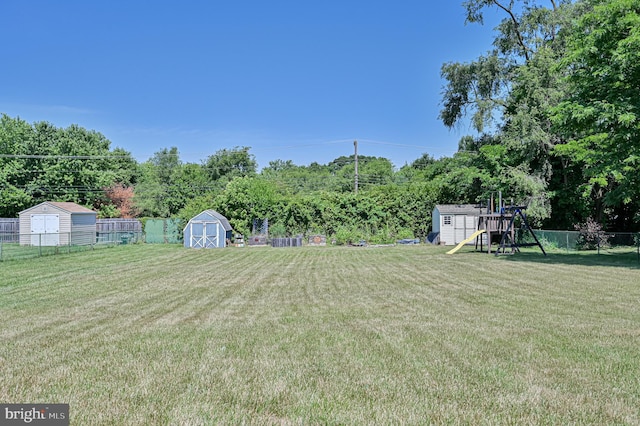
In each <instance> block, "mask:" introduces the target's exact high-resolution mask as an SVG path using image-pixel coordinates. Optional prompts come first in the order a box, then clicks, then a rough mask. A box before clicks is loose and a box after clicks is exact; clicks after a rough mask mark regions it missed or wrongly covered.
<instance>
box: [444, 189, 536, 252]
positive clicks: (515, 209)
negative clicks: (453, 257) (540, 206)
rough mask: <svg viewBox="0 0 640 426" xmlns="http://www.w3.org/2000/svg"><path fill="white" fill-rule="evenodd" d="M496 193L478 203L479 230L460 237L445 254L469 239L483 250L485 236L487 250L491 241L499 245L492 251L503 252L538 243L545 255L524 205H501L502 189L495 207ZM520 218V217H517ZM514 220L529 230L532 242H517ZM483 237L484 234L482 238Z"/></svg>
mask: <svg viewBox="0 0 640 426" xmlns="http://www.w3.org/2000/svg"><path fill="white" fill-rule="evenodd" d="M494 195H495V194H493V193H492V194H491V198H490V199H489V200H487V207H486V209H485V208H483V207H482V206H480V209H481V213H480V216H479V218H478V230H477V231H476V232H474V233H473V234H472V235H471V236H470V237H469V238H467V239H466V240H464V241H461V242H460V243H459V244H458V245H457V246H455V247H454V248H453V249H451V250H449V251H448V252H447V254H453V253H455V252H457V251H458V250H460V249H461V248H462V247H463V246H464V245H465V244H469V243H471V242H472V241H473V240H475V246H476V250H477V249H478V245H479V246H480V251H484V240H485V239H486V244H487V253H488V254H491V245H492V243H494V242H495V243H498V247H497V249H496V250H495V252H494V253H495V255H496V256H499V255H503V254H515V253H519V252H520V247H533V246H538V247H539V248H540V250H541V251H542V253H543V254H544V255H545V256H546V255H547V253H546V252H545V251H544V247H542V244H540V241H539V240H538V237H536V234H535V233H534V232H533V229H531V226H529V222H528V221H527V216H526V214H525V210H526V209H527V206H525V205H508V206H507V205H504V204H503V200H502V192H500V193H499V199H498V208H497V209H495V208H494V206H495V201H496V200H495V196H494ZM518 219H519V221H518ZM516 221H518V222H519V226H520V229H521V230H522V231H524V232H529V233H530V234H531V236H532V237H533V240H534V241H535V242H532V243H524V242H518V241H517V239H516V226H517V225H516ZM483 237H486V238H483Z"/></svg>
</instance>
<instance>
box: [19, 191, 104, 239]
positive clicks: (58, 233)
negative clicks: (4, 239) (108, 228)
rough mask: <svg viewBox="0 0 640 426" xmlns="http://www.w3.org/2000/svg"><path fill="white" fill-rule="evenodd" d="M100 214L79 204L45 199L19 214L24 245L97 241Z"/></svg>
mask: <svg viewBox="0 0 640 426" xmlns="http://www.w3.org/2000/svg"><path fill="white" fill-rule="evenodd" d="M97 216H98V214H97V213H96V212H94V211H93V210H90V209H88V208H86V207H83V206H81V205H78V204H76V203H70V202H54V201H45V202H44V203H40V204H38V205H36V206H33V207H31V208H28V209H26V210H23V211H21V212H20V213H19V218H20V245H23V246H65V245H89V244H95V242H96V217H97Z"/></svg>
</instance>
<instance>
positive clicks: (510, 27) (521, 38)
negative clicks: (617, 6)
mask: <svg viewBox="0 0 640 426" xmlns="http://www.w3.org/2000/svg"><path fill="white" fill-rule="evenodd" d="M545 3H546V6H545V5H543V4H545ZM580 3H581V2H576V3H573V2H571V1H569V0H566V1H564V0H560V1H554V0H550V1H549V2H542V1H533V0H530V1H529V0H522V1H516V0H509V1H502V0H469V1H466V2H465V3H464V7H465V10H466V12H467V22H470V23H482V22H483V18H484V16H483V15H484V12H485V11H486V10H487V9H489V8H493V9H497V10H500V11H502V12H503V13H504V16H505V18H504V19H503V20H502V22H501V23H500V24H499V25H498V27H497V28H496V37H495V39H494V43H493V49H492V50H491V51H489V52H488V53H487V54H485V55H483V56H480V57H479V58H478V59H477V60H475V61H472V62H470V63H465V64H460V63H448V64H445V65H443V67H442V76H443V77H444V78H445V79H446V80H447V84H446V86H445V90H444V92H443V109H442V111H441V113H440V118H441V119H442V121H443V123H444V124H445V125H447V126H449V127H453V126H456V125H459V124H460V123H461V122H462V121H463V120H464V119H465V118H470V120H471V123H472V125H473V127H474V129H475V130H476V131H477V132H478V133H479V134H480V135H481V136H479V137H476V138H472V139H471V140H470V139H469V138H464V139H463V140H462V141H461V143H460V149H461V150H465V151H475V152H478V153H480V154H481V155H478V156H477V160H478V163H473V162H472V164H473V166H474V167H476V168H477V169H478V170H484V171H485V172H486V176H487V177H488V178H489V180H490V181H491V182H490V183H487V182H484V183H483V186H484V187H485V190H486V189H489V188H490V187H493V188H499V187H503V186H504V185H505V184H506V185H507V186H509V188H508V192H513V193H516V194H519V195H518V196H519V197H520V196H522V195H525V194H521V193H522V191H523V190H528V191H532V192H531V193H529V194H527V196H528V197H529V198H532V199H535V200H539V202H542V203H546V205H544V206H538V207H536V211H537V213H536V214H538V215H547V216H549V215H550V206H551V205H552V202H553V200H550V197H549V195H553V194H556V195H561V196H562V197H565V198H566V197H567V196H569V195H571V194H572V193H571V191H570V188H569V187H566V186H562V185H563V184H566V183H568V182H569V180H568V179H552V177H553V176H554V174H561V175H562V174H565V175H567V176H568V174H569V173H571V172H573V171H574V169H573V168H572V167H571V166H572V165H571V164H568V163H566V162H558V161H557V159H556V158H554V156H553V148H554V147H555V146H556V145H559V144H562V143H564V139H563V137H562V135H561V134H559V133H558V132H557V130H556V129H555V128H554V127H553V126H552V122H551V120H550V118H549V115H548V110H549V108H550V107H551V106H553V105H556V104H557V103H558V102H560V101H561V100H562V99H564V97H565V96H566V95H567V93H568V90H569V89H568V87H567V84H566V83H565V82H564V81H563V80H562V78H561V73H558V72H556V71H554V69H553V65H554V64H555V63H557V62H558V61H559V59H560V58H562V57H563V55H564V52H565V44H566V43H565V38H564V36H563V32H562V29H563V28H565V27H567V26H568V25H569V24H570V22H571V21H572V20H573V19H574V18H575V17H576V16H578V15H579V14H580V13H582V8H581V7H580ZM488 145H500V146H502V147H503V148H505V149H506V150H501V149H495V148H489V147H487V146H488ZM483 150H484V151H483ZM496 159H499V161H500V164H496V163H495V162H494V160H496ZM487 162H488V163H487ZM487 166H488V169H485V167H487ZM459 173H461V174H463V175H465V174H466V175H469V174H468V173H464V172H459ZM496 173H497V175H496ZM471 175H473V173H471ZM469 177H470V176H469ZM467 180H468V179H467ZM483 180H486V178H485V179H483ZM550 183H554V184H556V185H561V186H559V187H550ZM556 205H558V204H557V203H556Z"/></svg>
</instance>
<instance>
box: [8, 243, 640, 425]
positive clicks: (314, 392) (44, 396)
mask: <svg viewBox="0 0 640 426" xmlns="http://www.w3.org/2000/svg"><path fill="white" fill-rule="evenodd" d="M445 251H446V249H442V248H438V247H431V246H397V247H381V248H346V247H315V248H312V247H308V248H307V247H305V248H286V249H284V248H283V249H274V248H243V249H239V248H229V249H223V250H220V249H218V250H188V249H184V248H182V247H180V246H175V245H125V246H120V247H113V248H109V249H104V250H96V251H86V252H81V253H72V254H67V255H60V256H50V257H42V258H36V259H29V260H24V261H9V262H3V263H0V318H2V322H1V325H0V340H1V341H2V345H0V371H1V374H0V402H3V403H69V404H70V415H71V424H78V425H84V424H92V425H93V424H126V425H136V424H138V425H149V424H171V425H191V424H192V425H198V424H238V423H247V424H303V423H304V424H423V423H432V424H434V423H435V424H441V423H449V424H460V423H462V424H640V268H639V267H638V263H637V260H636V258H635V257H634V256H633V255H630V258H629V259H628V260H625V259H623V260H620V259H621V258H620V257H615V258H614V257H611V258H609V257H607V256H594V255H582V254H550V255H549V256H547V257H543V256H542V255H541V254H540V253H539V252H534V251H531V252H524V253H521V254H519V255H516V256H503V257H494V256H489V255H487V254H482V253H475V252H472V251H471V250H468V249H466V248H465V249H463V250H461V252H459V253H457V254H455V255H446V254H444V252H445Z"/></svg>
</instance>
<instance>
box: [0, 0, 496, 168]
mask: <svg viewBox="0 0 640 426" xmlns="http://www.w3.org/2000/svg"><path fill="white" fill-rule="evenodd" d="M0 10H1V12H2V25H0V37H1V39H2V40H3V49H2V50H3V54H2V63H1V65H0V112H3V113H6V114H8V115H9V116H11V117H20V118H22V119H24V120H26V121H28V122H36V121H48V122H51V123H53V124H54V125H56V126H58V127H66V126H68V125H70V124H78V125H80V126H82V127H85V128H87V129H92V130H96V131H98V132H100V133H102V134H104V135H105V136H106V137H107V138H108V139H109V140H110V141H111V143H112V145H111V146H112V148H115V147H120V148H124V149H126V150H127V151H130V152H131V153H132V154H133V155H134V156H135V157H136V159H137V160H139V161H145V160H147V159H149V157H151V156H152V155H153V153H154V152H157V151H159V150H160V149H162V148H169V147H172V146H176V147H178V150H179V152H180V157H181V159H182V161H184V162H196V163H199V162H201V161H202V160H205V159H206V158H207V157H208V156H209V155H212V154H214V153H215V152H216V151H218V150H219V149H223V148H233V147H235V146H249V147H251V151H250V152H251V153H252V154H253V155H255V157H256V160H257V161H258V164H259V166H260V167H264V166H267V165H268V163H269V161H272V160H275V159H282V160H292V161H293V162H294V163H295V164H298V165H306V164H310V163H311V162H314V161H316V162H319V163H322V164H324V163H327V162H329V161H331V160H333V159H335V158H337V157H339V156H341V155H351V154H353V140H355V139H357V140H358V152H359V154H360V155H371V156H379V157H386V158H388V159H390V160H391V161H392V162H393V164H394V165H395V166H396V167H401V166H402V165H404V164H405V163H410V162H412V161H413V160H415V159H416V158H419V157H420V156H421V155H422V154H423V153H429V154H430V155H432V156H434V157H436V158H439V157H442V156H450V155H452V154H453V153H454V152H455V150H456V148H457V143H458V140H459V139H460V137H461V136H464V135H465V134H468V133H470V132H471V130H470V129H469V128H467V127H465V126H462V127H461V128H459V129H456V130H448V129H447V128H445V127H444V125H443V124H442V123H441V122H440V121H439V120H438V112H439V110H440V101H441V98H440V93H441V90H442V86H443V84H444V82H443V81H442V79H441V78H440V67H441V65H442V64H443V63H445V62H449V61H462V62H466V61H469V60H472V59H474V58H476V57H477V56H478V55H480V54H482V53H484V52H485V51H487V50H488V49H489V48H490V47H491V40H492V37H493V31H492V29H493V27H494V26H495V25H496V24H497V22H498V20H497V19H498V17H499V16H498V15H488V16H487V19H486V22H485V25H484V26H479V25H477V24H470V25H466V26H465V25H464V9H463V8H462V0H460V1H456V0H451V1H443V2H426V1H424V0H406V1H403V0H400V1H396V2H391V1H376V0H368V1H360V0H358V1H349V0H343V1H334V0H327V1H324V2H313V3H311V2H301V1H281V0H273V1H268V2H266V1H260V2H259V1H253V0H251V1H237V2H222V1H218V0H211V1H182V2H177V1H165V0H156V1H153V2H150V1H144V2H143V1H138V0H129V1H121V0H110V1H86V0H81V1H78V0H64V1H57V2H56V1H50V0H4V1H3V2H2V5H1V6H0Z"/></svg>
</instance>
